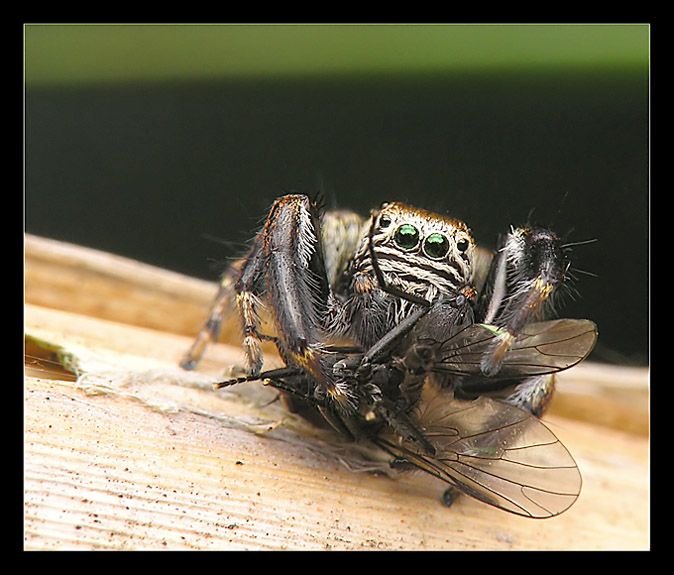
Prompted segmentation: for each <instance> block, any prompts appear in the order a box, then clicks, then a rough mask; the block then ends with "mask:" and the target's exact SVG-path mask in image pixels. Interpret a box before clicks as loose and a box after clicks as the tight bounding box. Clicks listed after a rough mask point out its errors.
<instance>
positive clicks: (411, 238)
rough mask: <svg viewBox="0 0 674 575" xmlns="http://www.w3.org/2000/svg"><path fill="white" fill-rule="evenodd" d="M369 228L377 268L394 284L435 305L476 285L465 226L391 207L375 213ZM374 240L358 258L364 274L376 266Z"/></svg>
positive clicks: (403, 207)
mask: <svg viewBox="0 0 674 575" xmlns="http://www.w3.org/2000/svg"><path fill="white" fill-rule="evenodd" d="M370 226H371V229H372V234H371V241H372V247H373V251H374V254H375V257H376V259H377V264H378V265H379V268H380V269H381V271H382V273H383V274H384V277H385V279H386V281H387V282H390V283H391V284H392V285H395V286H397V287H399V288H401V289H402V290H404V291H406V292H408V293H413V294H416V295H422V296H423V297H426V298H427V299H429V300H431V299H433V297H434V296H435V295H436V294H437V293H447V292H449V291H455V290H458V289H460V288H462V287H463V286H465V285H469V284H471V283H472V281H473V271H474V262H475V257H476V256H475V250H476V248H475V241H474V240H473V236H472V234H471V232H470V229H469V228H468V226H466V224H464V223H463V222H462V221H460V220H457V219H455V218H451V217H448V216H443V215H440V214H436V213H433V212H429V211H426V210H422V209H419V208H414V207H412V206H408V205H406V204H402V203H399V202H392V203H386V204H384V205H383V206H382V207H381V209H380V210H378V211H376V212H373V214H372V218H371V219H370ZM369 241H370V237H369V236H368V237H367V238H365V239H364V242H363V243H362V244H361V246H360V248H359V252H360V254H357V255H356V257H357V258H358V255H361V257H362V261H363V266H362V268H361V269H365V268H371V266H372V262H371V261H369V260H370V257H369V253H368V252H369V249H368V242H369ZM368 271H369V270H368Z"/></svg>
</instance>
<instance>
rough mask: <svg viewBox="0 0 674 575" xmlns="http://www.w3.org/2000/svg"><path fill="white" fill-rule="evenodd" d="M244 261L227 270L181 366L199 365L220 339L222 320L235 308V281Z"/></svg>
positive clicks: (191, 367)
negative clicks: (210, 346)
mask: <svg viewBox="0 0 674 575" xmlns="http://www.w3.org/2000/svg"><path fill="white" fill-rule="evenodd" d="M241 263H242V262H235V263H233V264H232V265H231V266H229V268H228V269H227V270H226V271H225V273H224V274H223V275H222V278H221V280H220V285H219V289H218V293H217V294H216V296H215V299H214V300H213V303H212V304H211V309H210V311H209V313H208V318H207V319H206V322H205V323H204V325H203V326H202V328H201V330H200V331H199V333H198V334H197V336H196V338H195V340H194V342H193V343H192V346H191V347H190V348H189V350H187V352H186V353H185V355H184V356H183V357H182V359H181V360H180V367H182V368H183V369H187V370H192V369H195V368H196V367H197V365H199V362H200V361H201V358H202V357H203V355H204V353H205V351H206V348H207V347H208V346H209V345H210V344H211V343H215V342H216V341H217V340H218V336H219V335H220V328H221V327H222V322H223V321H224V319H225V318H226V317H227V315H228V314H230V313H232V312H233V310H234V301H235V297H236V296H235V293H234V283H235V281H236V277H237V276H238V275H239V268H240V266H241Z"/></svg>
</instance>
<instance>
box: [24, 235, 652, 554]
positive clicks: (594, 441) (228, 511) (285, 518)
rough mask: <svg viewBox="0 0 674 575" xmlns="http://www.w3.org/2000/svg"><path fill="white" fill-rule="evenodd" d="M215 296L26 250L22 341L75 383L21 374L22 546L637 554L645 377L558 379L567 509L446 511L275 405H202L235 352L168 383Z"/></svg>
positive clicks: (226, 399)
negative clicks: (64, 365)
mask: <svg viewBox="0 0 674 575" xmlns="http://www.w3.org/2000/svg"><path fill="white" fill-rule="evenodd" d="M214 293H215V285H214V284H209V283H207V282H199V281H196V280H193V279H190V278H183V277H181V276H178V275H176V274H172V273H170V272H164V271H162V270H156V269H154V268H151V267H148V266H144V265H142V264H138V263H136V262H129V261H127V260H123V259H120V258H118V257H115V256H110V255H108V254H101V253H99V252H92V251H91V250H87V249H84V248H78V247H74V246H67V245H63V244H59V243H55V242H50V241H48V240H43V239H40V238H32V237H27V238H26V307H25V331H26V334H27V335H28V336H30V337H32V338H35V339H36V340H38V341H42V342H46V343H48V344H50V345H51V346H60V348H61V349H62V350H63V351H66V352H68V353H70V354H72V355H73V356H74V357H75V358H76V360H77V362H78V367H79V369H80V370H83V372H84V373H82V374H81V376H80V378H79V379H78V380H77V381H72V379H73V378H70V380H68V378H66V377H65V376H63V375H61V374H58V373H56V372H52V371H50V370H45V367H44V365H43V366H41V367H39V368H38V369H32V368H30V369H28V368H27V369H26V377H25V383H24V398H25V405H24V431H25V433H24V442H25V462H24V465H25V479H24V505H25V522H24V531H25V547H26V548H27V549H349V550H350V549H390V550H393V549H429V550H430V549H466V550H467V549H647V548H649V546H650V533H649V477H648V466H649V460H648V383H647V371H646V370H629V369H622V368H613V367H612V368H607V367H606V366H598V365H591V364H590V365H581V366H579V367H577V368H574V369H572V370H569V371H568V372H566V373H564V374H563V377H561V378H560V383H559V386H558V393H557V397H556V399H555V403H554V404H553V405H554V406H555V410H554V411H553V412H552V414H551V415H550V416H549V417H546V422H547V423H548V425H549V426H550V427H551V429H552V430H553V431H554V432H555V434H556V435H557V436H558V437H559V438H560V439H561V440H562V441H563V442H564V444H565V445H566V446H567V447H568V448H569V450H570V451H571V453H572V454H573V455H574V457H575V459H576V461H577V462H578V465H579V468H580V470H581V472H582V474H583V491H582V493H581V496H580V498H579V500H578V502H577V503H576V504H575V505H574V506H573V507H572V508H571V509H570V510H569V511H567V512H566V513H564V514H563V515H561V516H559V517H557V518H554V519H549V520H541V521H537V520H529V519H524V518H520V517H516V516H513V515H510V514H507V513H504V512H501V511H498V510H496V509H492V508H491V507H489V506H487V505H484V504H481V503H479V502H477V501H473V500H471V499H470V498H467V497H463V498H460V499H459V500H458V501H457V502H456V503H455V504H454V505H453V506H452V507H451V508H450V509H447V508H446V507H443V506H442V504H441V503H440V496H441V494H442V491H443V485H442V484H440V483H439V482H437V481H436V480H434V479H432V478H426V477H424V476H423V475H419V474H411V475H403V476H401V477H396V478H390V477H387V476H386V475H385V474H384V473H382V472H381V471H379V472H372V471H365V470H364V469H365V467H366V466H367V465H371V466H373V467H376V462H375V461H372V459H371V458H372V456H373V454H372V453H369V452H363V451H361V450H359V449H357V446H353V445H348V444H344V443H343V442H342V441H341V440H339V439H338V438H336V437H334V436H333V435H332V434H330V433H328V432H326V431H321V430H317V429H315V428H313V427H311V426H309V425H308V424H307V423H305V422H304V421H302V420H300V419H298V418H296V417H295V416H293V415H292V414H289V413H287V412H286V411H285V410H284V409H283V407H282V406H281V404H280V402H278V401H275V397H276V394H275V393H274V392H273V391H272V390H270V389H268V388H264V387H263V386H261V385H258V384H248V385H245V386H239V387H237V388H232V389H231V390H228V391H221V392H217V393H215V392H213V391H212V390H211V383H212V382H213V381H214V380H217V379H218V378H220V377H222V373H223V371H224V370H225V368H226V367H227V366H228V365H232V364H238V363H240V361H241V351H240V349H239V348H238V347H237V346H232V345H227V344H225V343H220V344H218V345H216V346H213V347H212V348H209V350H208V353H207V357H206V359H205V360H204V361H203V362H202V364H201V366H200V368H199V370H198V372H196V373H190V372H184V371H182V370H180V369H179V368H177V367H176V366H177V363H178V360H179V358H180V356H181V355H182V354H183V353H184V351H185V350H186V349H187V347H188V346H189V345H190V343H191V335H193V334H195V333H196V331H197V330H198V328H199V326H200V325H201V322H202V321H203V319H204V318H205V315H206V310H207V308H208V305H209V303H210V298H211V297H212V296H213V295H214ZM111 299H114V300H116V301H114V302H113V301H110V300H111ZM149 307H151V308H152V309H151V310H150V309H148V308H149ZM600 327H601V326H600ZM226 337H227V336H226Z"/></svg>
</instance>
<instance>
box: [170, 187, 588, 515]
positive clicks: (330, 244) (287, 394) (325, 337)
mask: <svg viewBox="0 0 674 575" xmlns="http://www.w3.org/2000/svg"><path fill="white" fill-rule="evenodd" d="M568 269H569V259H568V250H567V249H565V248H564V246H563V245H562V244H561V242H560V241H559V239H558V238H557V237H556V236H555V235H554V234H553V233H552V232H551V231H550V230H548V229H545V228H540V227H523V228H518V229H512V230H511V231H510V232H509V233H507V234H505V235H504V236H502V237H501V238H500V240H499V244H498V246H497V249H496V250H495V252H494V253H493V254H491V253H489V252H487V251H485V250H483V249H481V248H478V247H477V246H476V244H475V241H474V240H473V237H472V234H471V232H470V230H469V228H468V227H467V226H466V225H465V224H464V223H463V222H461V221H459V220H457V219H454V218H450V217H446V216H443V215H439V214H435V213H431V212H428V211H425V210H422V209H419V208H413V207H411V206H408V205H405V204H402V203H386V204H384V205H383V206H382V207H381V208H380V209H378V210H374V211H372V213H371V215H370V217H369V218H368V219H363V218H361V217H360V216H358V215H357V214H354V213H352V212H348V211H337V210H335V211H326V212H324V213H321V212H320V210H319V209H318V207H317V206H316V204H315V203H313V202H312V200H311V199H310V198H309V197H307V196H306V195H302V194H295V195H287V196H283V197H281V198H278V199H277V200H276V201H275V202H274V204H273V205H272V207H271V210H270V212H269V215H268V217H267V220H266V222H265V224H264V226H263V227H262V229H261V230H260V232H259V233H258V234H257V236H256V238H255V240H254V242H253V245H252V249H251V250H250V253H249V254H248V256H247V257H246V258H245V259H243V260H242V261H240V262H237V263H235V264H234V265H233V266H231V268H230V269H229V270H228V271H226V272H225V274H224V275H223V277H222V281H221V283H220V288H219V291H218V294H217V296H216V299H215V301H214V303H213V306H212V309H211V313H210V316H209V318H208V320H207V322H206V324H205V325H204V327H203V329H202V330H201V332H200V333H199V335H198V336H197V339H196V340H195V342H194V344H193V346H192V347H191V349H190V350H189V351H188V353H187V354H186V356H185V357H184V358H183V361H182V362H181V365H182V366H183V367H184V368H186V369H193V368H194V367H195V366H196V365H197V363H198V362H199V360H200V358H201V356H202V355H203V353H204V351H205V349H206V347H207V345H208V343H209V342H212V341H215V340H216V339H217V336H218V333H219V330H220V325H221V322H222V319H223V317H224V315H225V312H226V310H227V309H228V308H229V307H231V306H235V307H236V309H237V310H238V314H239V317H240V320H241V327H242V332H243V347H244V350H245V353H246V358H247V361H248V373H249V375H248V376H246V377H241V378H238V379H233V380H229V381H226V382H222V383H221V384H218V386H217V387H225V386H228V385H233V384H236V383H242V382H244V381H253V380H258V379H261V380H264V381H266V382H267V383H268V384H270V385H272V386H273V387H275V388H276V389H278V390H279V391H281V392H282V394H283V396H284V398H285V400H286V403H287V404H288V406H289V407H290V408H291V409H293V410H295V411H297V412H298V413H300V414H303V415H305V416H307V417H309V418H311V419H312V420H314V421H315V420H316V419H317V418H316V416H317V415H318V416H319V419H320V420H321V421H324V422H327V423H329V424H330V425H331V426H332V427H333V428H335V429H336V430H338V431H339V432H340V433H342V434H343V435H344V436H346V437H348V438H350V439H352V440H365V441H370V442H371V443H373V444H375V445H377V446H378V447H380V448H381V449H383V450H385V451H386V452H388V453H389V454H391V456H392V457H393V460H392V461H393V462H395V463H396V464H397V465H400V464H403V465H406V466H412V467H415V468H418V469H421V470H423V471H425V472H427V473H430V474H432V475H434V476H436V477H439V478H440V479H442V480H444V481H446V482H447V483H449V484H450V485H452V486H453V487H455V488H457V489H458V490H460V491H462V492H464V493H467V494H468V495H470V496H472V497H475V498H476V499H479V500H481V501H484V502H486V503H489V504H491V505H494V506H495V507H499V508H501V509H504V510H506V511H510V512H512V513H516V514H519V515H524V516H527V517H551V516H554V515H558V514H559V513H561V512H563V511H565V510H566V509H568V508H569V507H570V506H571V505H572V504H573V503H574V502H575V500H576V499H577V497H578V494H579V493H580V487H581V478H580V473H579V472H578V468H577V466H576V464H575V462H574V460H573V458H572V457H571V455H570V454H569V453H568V451H567V450H566V448H565V447H564V446H563V445H562V444H561V443H560V442H559V440H558V439H557V438H556V437H555V436H554V434H552V432H551V431H549V430H548V428H547V427H545V426H544V425H543V424H542V423H541V422H540V421H539V419H538V417H540V416H541V415H542V414H543V412H544V411H545V409H546V408H547V406H548V404H549V401H550V398H551V397H552V394H553V390H554V377H555V376H554V374H555V372H558V371H561V370H563V369H567V368H569V367H571V366H573V365H575V364H577V363H579V362H580V361H582V360H583V359H584V358H585V357H586V356H587V355H588V354H589V352H590V351H591V349H592V347H593V346H594V343H595V341H596V337H597V330H596V326H595V325H594V323H592V322H591V321H589V320H572V319H557V320H548V319H547V318H548V316H549V315H550V314H551V311H552V302H553V300H554V298H555V294H556V293H557V290H558V288H560V286H562V285H563V284H564V282H565V280H566V279H567V276H568V273H567V272H568ZM261 308H264V309H265V310H266V311H267V312H268V314H269V316H270V318H271V324H272V327H273V332H272V333H264V332H263V330H262V322H261V320H260V312H261ZM265 340H270V341H273V342H274V343H275V344H276V347H277V349H278V351H279V353H280V355H281V357H282V359H283V361H284V363H285V365H286V367H284V368H279V369H275V370H270V371H262V367H263V355H262V351H261V350H262V347H261V343H262V342H263V341H265Z"/></svg>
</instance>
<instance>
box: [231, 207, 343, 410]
mask: <svg viewBox="0 0 674 575" xmlns="http://www.w3.org/2000/svg"><path fill="white" fill-rule="evenodd" d="M258 243H259V246H260V247H259V252H258V253H257V254H256V257H255V258H254V261H251V262H250V266H252V269H250V270H249V269H248V268H249V267H250V266H249V265H248V264H247V265H246V266H244V269H243V270H242V275H241V279H240V281H239V282H237V286H236V290H237V294H238V297H239V299H240V300H243V299H245V298H248V297H249V296H248V295H247V294H248V293H252V294H254V295H257V293H256V292H255V290H254V289H251V288H254V286H255V285H256V284H257V283H258V277H259V276H260V275H262V276H263V279H262V285H263V286H264V296H265V298H266V304H267V307H268V309H269V312H270V314H271V316H272V319H273V322H274V324H275V327H276V332H277V334H278V337H277V340H276V343H277V347H278V349H279V352H280V354H281V356H282V357H283V359H284V361H285V362H286V364H289V365H297V366H300V367H302V368H303V369H304V370H305V371H306V372H307V373H308V374H309V375H310V376H311V377H312V378H313V380H314V381H315V382H316V385H317V386H318V387H319V388H321V390H322V391H324V392H326V393H327V394H328V395H329V396H330V397H331V398H332V399H333V400H335V401H336V402H337V403H338V404H344V405H346V404H347V403H348V402H349V399H350V398H349V397H348V394H347V392H346V390H345V389H344V387H343V386H340V385H338V384H336V383H335V381H334V379H333V378H332V373H331V372H332V369H331V365H329V366H328V364H329V362H326V361H325V358H324V350H323V348H324V345H323V342H324V340H325V330H324V325H323V320H324V317H325V316H326V309H327V306H328V301H329V300H330V299H331V297H330V296H331V288H330V285H329V282H328V279H327V274H326V267H325V261H324V256H323V247H322V234H321V229H320V218H319V214H318V209H317V207H316V205H315V204H314V203H313V202H312V201H311V200H310V199H309V198H308V197H307V196H305V195H302V194H294V195H287V196H283V197H281V198H279V199H277V200H276V201H275V202H274V204H273V206H272V208H271V210H270V212H269V216H268V217H267V221H266V223H265V225H264V227H263V229H262V231H261V232H260V237H259V241H258ZM248 275H250V278H249V279H250V281H251V285H250V286H249V285H247V283H246V281H244V280H245V279H246V277H247V276H248ZM248 311H250V310H246V309H245V307H244V308H243V309H242V312H243V313H242V319H243V324H244V333H245V335H249V336H250V338H251V339H253V340H254V339H255V337H256V330H255V327H256V326H255V317H254V315H251V316H250V317H247V316H246V313H247V312H248ZM247 320H248V322H249V323H246V322H247ZM249 344H250V342H249ZM250 349H252V347H251V348H250ZM253 359H254V358H253Z"/></svg>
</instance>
